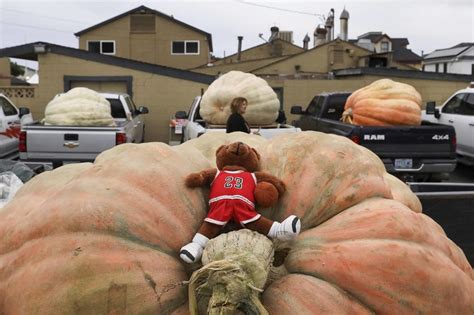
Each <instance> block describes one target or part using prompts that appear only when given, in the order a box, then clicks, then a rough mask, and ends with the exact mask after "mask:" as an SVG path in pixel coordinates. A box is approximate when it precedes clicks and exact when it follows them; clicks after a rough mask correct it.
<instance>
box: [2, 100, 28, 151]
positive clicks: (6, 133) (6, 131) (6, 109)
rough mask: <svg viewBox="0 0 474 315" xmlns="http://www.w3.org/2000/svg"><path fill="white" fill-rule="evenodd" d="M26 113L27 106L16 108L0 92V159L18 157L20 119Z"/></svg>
mask: <svg viewBox="0 0 474 315" xmlns="http://www.w3.org/2000/svg"><path fill="white" fill-rule="evenodd" d="M26 114H29V110H28V109H27V108H20V109H18V108H17V107H16V106H15V105H14V104H13V103H12V101H10V99H9V98H8V97H6V96H5V95H3V94H1V93H0V160H14V159H17V158H18V156H19V152H18V137H19V135H20V124H21V123H20V119H21V117H22V116H23V115H26Z"/></svg>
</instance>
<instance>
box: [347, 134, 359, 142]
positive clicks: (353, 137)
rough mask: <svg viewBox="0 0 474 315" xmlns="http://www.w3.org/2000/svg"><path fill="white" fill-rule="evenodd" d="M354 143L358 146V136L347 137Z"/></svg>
mask: <svg viewBox="0 0 474 315" xmlns="http://www.w3.org/2000/svg"><path fill="white" fill-rule="evenodd" d="M349 138H350V139H351V140H352V141H353V142H354V143H357V144H360V137H359V136H355V135H354V136H350V137H349Z"/></svg>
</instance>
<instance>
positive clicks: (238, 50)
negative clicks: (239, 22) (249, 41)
mask: <svg viewBox="0 0 474 315" xmlns="http://www.w3.org/2000/svg"><path fill="white" fill-rule="evenodd" d="M237 39H238V41H239V45H238V47H237V61H240V55H241V53H242V39H244V37H243V36H237Z"/></svg>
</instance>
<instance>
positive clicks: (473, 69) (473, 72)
mask: <svg viewBox="0 0 474 315" xmlns="http://www.w3.org/2000/svg"><path fill="white" fill-rule="evenodd" d="M471 74H474V63H473V64H472V65H471Z"/></svg>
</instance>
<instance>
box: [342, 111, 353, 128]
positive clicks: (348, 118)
mask: <svg viewBox="0 0 474 315" xmlns="http://www.w3.org/2000/svg"><path fill="white" fill-rule="evenodd" d="M352 117H353V113H352V108H349V109H347V110H345V111H344V112H343V113H342V117H341V121H342V122H345V123H347V124H352Z"/></svg>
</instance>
